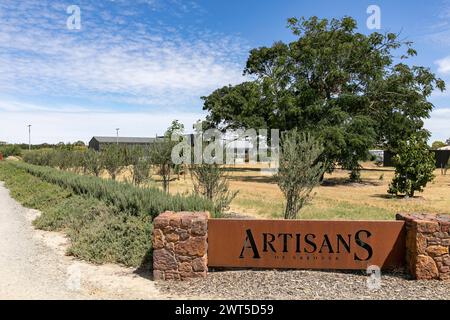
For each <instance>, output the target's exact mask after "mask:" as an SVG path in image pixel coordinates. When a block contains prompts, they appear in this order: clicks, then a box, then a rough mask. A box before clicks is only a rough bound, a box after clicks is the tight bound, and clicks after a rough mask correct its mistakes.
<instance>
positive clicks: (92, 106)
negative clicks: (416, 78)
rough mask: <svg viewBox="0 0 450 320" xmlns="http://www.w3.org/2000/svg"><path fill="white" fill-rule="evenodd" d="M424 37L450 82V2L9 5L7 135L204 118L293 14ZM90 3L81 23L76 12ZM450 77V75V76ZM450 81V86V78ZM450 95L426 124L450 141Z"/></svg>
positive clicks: (91, 131) (141, 129) (430, 57)
mask: <svg viewBox="0 0 450 320" xmlns="http://www.w3.org/2000/svg"><path fill="white" fill-rule="evenodd" d="M373 4H374V5H378V6H379V7H380V9H381V30H380V31H381V32H385V31H390V32H401V35H402V37H403V38H405V39H407V40H411V41H414V43H415V45H414V46H415V48H416V49H417V50H418V53H419V55H418V57H416V58H414V59H413V60H411V63H414V64H420V65H424V66H427V67H430V68H431V69H432V70H433V71H434V72H436V73H437V74H438V76H439V77H441V78H443V79H444V80H446V81H449V80H450V2H449V1H439V0H437V1H427V2H425V1H398V0H397V1H361V0H343V1H331V0H330V1H326V0H316V1H299V0H297V1H288V0H281V1H280V0H277V1H275V0H271V1H269V0H262V1H261V0H260V1H256V0H241V1H235V0H227V1H225V0H222V1H218V0H209V1H200V0H192V1H190V0H189V1H181V0H164V1H163V0H134V1H131V0H130V1H126V0H115V1H113V0H103V1H102V0H97V1H87V0H81V1H72V0H70V1H57V0H54V1H48V0H40V1H30V0H15V1H13V0H2V1H1V2H0V141H9V142H23V141H27V139H28V135H27V128H26V125H27V124H32V125H33V127H32V128H33V139H32V140H33V142H34V143H38V142H44V141H47V142H59V141H65V142H67V141H75V140H79V139H81V140H84V141H88V140H89V138H90V137H92V136H93V135H114V134H115V128H117V127H119V128H121V130H120V134H121V135H122V136H153V135H155V134H157V133H159V134H161V133H162V132H163V131H164V129H165V128H166V127H167V126H168V125H169V123H170V122H171V120H173V119H179V120H181V121H182V122H183V123H185V125H186V127H187V128H190V126H191V124H192V123H193V122H194V121H195V120H197V119H199V118H202V117H204V112H203V111H202V103H201V100H200V96H202V95H207V94H209V93H210V92H211V91H212V90H214V89H215V88H217V87H220V86H223V85H227V84H237V83H239V82H242V81H244V80H245V79H244V78H243V77H242V69H243V67H244V64H245V61H246V57H247V54H248V51H249V50H250V49H251V48H253V47H259V46H269V45H271V44H272V43H273V42H274V41H277V40H283V41H290V40H293V39H294V38H293V36H292V35H291V33H290V32H289V30H288V29H286V19H287V18H288V17H292V16H296V17H301V16H305V17H309V16H312V15H317V16H319V17H328V18H331V17H342V16H344V15H350V16H353V17H354V18H356V19H357V20H358V22H359V27H360V31H361V32H364V33H369V32H371V30H368V28H367V27H366V20H367V18H368V16H369V15H368V14H367V12H366V10H367V8H368V6H369V5H373ZM70 5H77V6H79V8H80V9H81V30H69V29H68V28H67V26H66V21H67V18H68V17H69V16H70V14H68V13H67V12H66V10H67V8H68V7H69V6H70ZM449 83H450V82H449ZM449 89H450V84H449ZM449 98H450V93H448V92H446V93H444V94H441V93H436V94H434V95H433V97H432V99H431V100H432V102H433V103H434V104H435V105H436V109H435V111H434V112H433V115H432V117H431V119H430V120H427V122H426V126H427V128H428V129H429V130H431V131H432V133H433V140H436V139H441V140H442V139H446V138H450V125H449V124H450V103H448V101H449Z"/></svg>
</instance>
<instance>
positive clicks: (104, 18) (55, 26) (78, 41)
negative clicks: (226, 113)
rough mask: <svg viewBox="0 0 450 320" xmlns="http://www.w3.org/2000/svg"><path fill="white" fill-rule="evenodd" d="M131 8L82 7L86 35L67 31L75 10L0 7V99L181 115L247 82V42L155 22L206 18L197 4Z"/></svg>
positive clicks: (16, 4) (147, 2) (142, 0)
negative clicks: (161, 14)
mask: <svg viewBox="0 0 450 320" xmlns="http://www.w3.org/2000/svg"><path fill="white" fill-rule="evenodd" d="M127 4H128V5H127ZM134 4H135V6H130V5H129V2H125V1H124V0H116V1H104V2H101V4H93V2H91V1H81V2H80V4H79V5H80V8H81V17H82V20H81V22H82V29H81V30H79V31H77V30H67V28H66V19H67V17H68V14H67V13H66V8H67V6H68V5H70V3H67V4H65V3H61V2H58V3H55V2H53V1H27V0H26V1H10V0H3V1H2V2H1V3H0V93H4V94H13V95H16V96H17V95H21V94H26V95H47V96H50V97H52V96H53V97H61V96H68V97H83V98H86V97H88V98H90V99H102V100H104V99H110V100H111V101H115V102H117V101H121V102H124V103H125V104H127V103H130V104H140V105H151V106H154V107H159V108H161V107H173V108H177V107H180V106H183V105H192V104H193V103H194V101H197V102H198V97H199V96H201V95H204V94H207V93H208V92H210V91H211V90H212V89H214V88H216V87H218V86H222V85H227V84H230V83H231V84H234V83H237V82H240V81H242V74H241V70H242V65H241V64H242V61H243V57H244V56H245V55H246V52H247V49H248V48H247V47H246V45H245V42H244V41H243V40H242V39H239V38H236V37H231V36H225V35H222V34H216V33H213V32H210V31H208V30H201V29H197V28H195V27H192V28H191V27H190V28H183V27H181V26H177V25H176V24H167V23H165V22H163V21H161V20H160V19H159V18H158V15H157V14H155V15H152V12H155V11H156V12H157V11H158V10H170V11H171V12H172V14H173V15H175V16H177V15H181V14H183V13H184V12H193V11H195V12H197V13H198V12H201V10H200V9H199V6H198V5H197V4H196V3H195V2H189V1H187V2H185V1H178V0H171V1H169V2H162V1H159V0H155V1H153V0H138V1H137V2H136V1H135V2H134ZM198 14H201V13H198ZM152 19H154V20H152ZM148 20H150V22H148Z"/></svg>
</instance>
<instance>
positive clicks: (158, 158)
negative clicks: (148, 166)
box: [150, 138, 175, 193]
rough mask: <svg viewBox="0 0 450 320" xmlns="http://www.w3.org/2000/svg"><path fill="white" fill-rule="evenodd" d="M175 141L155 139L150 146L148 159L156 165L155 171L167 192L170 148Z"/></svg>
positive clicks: (171, 164) (170, 170)
mask: <svg viewBox="0 0 450 320" xmlns="http://www.w3.org/2000/svg"><path fill="white" fill-rule="evenodd" d="M174 145H175V142H173V141H170V140H169V139H168V138H164V139H161V140H158V141H156V142H155V143H153V144H152V146H151V148H150V159H151V162H152V164H154V165H156V166H157V173H158V175H160V176H161V178H162V183H163V190H164V191H165V192H167V193H168V192H169V184H170V177H171V173H172V166H173V162H172V148H173V147H174Z"/></svg>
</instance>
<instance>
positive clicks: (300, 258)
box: [208, 219, 405, 270]
mask: <svg viewBox="0 0 450 320" xmlns="http://www.w3.org/2000/svg"><path fill="white" fill-rule="evenodd" d="M404 225H405V222H404V221H304V220H228V219H227V220H225V219H209V220H208V266H209V267H236V268H240V267H251V268H285V269H342V270H345V269H348V270H358V269H361V270H363V269H364V270H365V269H367V267H368V266H378V267H380V268H382V269H383V268H385V269H387V268H395V267H401V266H403V265H404V259H405V227H404Z"/></svg>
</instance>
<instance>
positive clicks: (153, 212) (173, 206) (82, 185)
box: [14, 162, 216, 217]
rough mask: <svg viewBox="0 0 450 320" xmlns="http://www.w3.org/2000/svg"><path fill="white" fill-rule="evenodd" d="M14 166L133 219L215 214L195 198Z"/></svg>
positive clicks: (206, 202) (210, 206) (209, 205)
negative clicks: (184, 213)
mask: <svg viewBox="0 0 450 320" xmlns="http://www.w3.org/2000/svg"><path fill="white" fill-rule="evenodd" d="M14 166H17V167H18V168H21V169H23V170H26V171H27V172H29V173H30V174H32V175H34V176H36V177H39V178H41V179H43V180H45V181H47V182H50V183H52V184H56V185H58V186H61V187H64V188H68V189H70V190H72V191H73V192H74V193H76V194H78V195H82V196H87V197H93V198H96V199H98V200H102V201H104V202H106V203H107V204H109V205H112V206H115V207H117V208H118V210H120V211H124V212H129V213H131V214H133V215H141V214H145V215H150V216H151V217H155V216H157V215H158V214H160V213H161V212H164V211H166V210H170V211H209V212H210V213H211V214H212V215H215V214H216V210H215V208H214V204H213V203H212V202H211V201H209V200H208V199H204V198H201V197H199V196H196V195H189V196H182V195H170V194H167V193H165V192H163V191H161V190H159V189H156V188H138V187H135V186H133V185H131V184H128V183H120V182H116V181H113V180H104V179H100V178H97V177H93V176H82V175H78V174H75V173H72V172H63V171H59V170H56V169H53V168H50V167H42V166H35V165H31V164H27V163H20V162H17V163H14Z"/></svg>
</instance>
